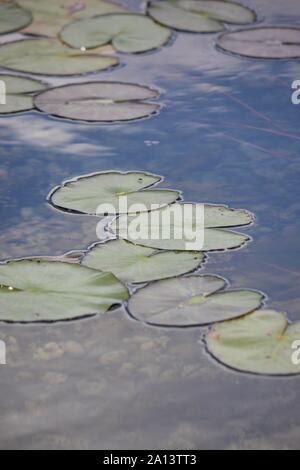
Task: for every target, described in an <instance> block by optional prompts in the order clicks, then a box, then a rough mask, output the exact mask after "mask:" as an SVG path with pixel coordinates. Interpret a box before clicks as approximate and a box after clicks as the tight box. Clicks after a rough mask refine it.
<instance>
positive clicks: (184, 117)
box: [0, 0, 300, 448]
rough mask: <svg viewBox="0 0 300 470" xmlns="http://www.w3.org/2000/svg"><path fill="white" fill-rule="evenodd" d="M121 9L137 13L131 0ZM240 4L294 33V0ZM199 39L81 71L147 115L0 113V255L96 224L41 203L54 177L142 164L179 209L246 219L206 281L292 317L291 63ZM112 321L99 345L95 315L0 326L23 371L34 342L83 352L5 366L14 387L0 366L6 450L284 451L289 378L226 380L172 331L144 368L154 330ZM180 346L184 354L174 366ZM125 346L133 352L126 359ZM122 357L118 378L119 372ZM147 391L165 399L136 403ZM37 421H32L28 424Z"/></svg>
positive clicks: (291, 435) (295, 253)
mask: <svg viewBox="0 0 300 470" xmlns="http://www.w3.org/2000/svg"><path fill="white" fill-rule="evenodd" d="M123 3H127V2H123ZM128 3H130V4H131V5H133V4H134V6H135V7H136V8H138V7H139V2H128ZM246 3H247V4H249V5H250V6H252V7H254V8H256V9H257V10H258V12H259V15H260V20H263V18H264V17H266V18H267V19H266V22H267V23H269V24H272V23H280V24H294V25H299V26H300V11H299V5H298V2H297V1H296V0H288V1H286V2H284V4H282V2H281V1H279V0H276V1H273V2H272V5H271V4H270V2H269V1H267V0H261V1H260V0H252V1H250V0H248V1H247V2H246ZM213 42H214V35H204V36H201V35H189V34H183V33H182V34H178V35H177V37H176V39H175V41H174V43H173V44H171V45H170V46H169V47H166V48H163V49H162V50H161V51H158V52H155V53H150V54H145V55H141V56H122V58H121V59H122V62H123V64H124V65H125V64H126V66H124V67H120V68H118V69H117V70H115V71H109V72H105V73H101V74H98V75H97V76H96V75H93V76H92V79H97V78H99V79H107V80H120V81H130V82H138V83H141V84H146V85H150V86H153V87H156V88H158V89H159V90H161V102H162V103H163V105H164V106H163V108H162V110H161V113H160V114H159V115H158V116H156V117H152V118H149V119H145V120H141V121H137V122H133V123H126V124H115V125H97V124H96V125H87V124H84V123H75V122H68V121H64V120H61V119H56V118H51V117H47V116H46V115H43V114H40V113H38V112H31V113H26V114H22V115H18V116H14V117H1V119H0V138H1V143H2V145H1V150H0V182H1V185H0V200H1V232H0V257H1V258H2V259H5V258H9V257H22V256H29V255H41V254H47V255H57V254H62V253H63V252H65V251H68V250H71V249H83V248H85V247H86V246H87V245H88V244H89V243H90V242H93V241H94V240H95V228H96V220H95V219H93V218H87V217H81V216H74V215H67V214H63V213H60V212H58V211H55V210H54V209H53V208H51V207H50V206H49V205H48V204H47V203H46V196H47V194H48V192H49V191H50V190H51V189H52V188H53V187H54V186H56V185H58V184H60V183H61V181H63V180H64V179H69V178H70V177H73V176H77V175H80V174H86V173H91V172H96V171H102V170H110V169H113V170H124V171H126V170H135V169H139V170H147V171H150V172H154V173H158V174H162V175H164V176H165V177H166V181H165V182H164V186H165V187H170V188H176V189H177V188H178V189H181V190H183V192H184V197H185V199H186V200H190V201H201V202H212V203H224V204H229V205H230V206H232V207H236V208H246V209H248V210H250V211H252V212H253V213H255V215H256V223H255V224H254V225H253V226H251V227H249V228H248V229H245V230H246V231H247V233H248V234H250V235H251V236H252V237H253V242H252V243H250V244H249V245H248V246H247V247H246V248H244V249H243V250H238V251H233V252H228V253H222V254H220V253H218V254H212V255H211V256H210V259H209V262H208V264H207V265H206V267H205V272H210V273H214V274H219V275H224V276H225V277H227V278H228V279H229V280H230V282H231V283H232V286H233V287H244V288H254V289H260V290H262V291H263V292H265V293H266V294H267V295H268V296H269V298H270V301H269V305H270V306H272V307H274V308H278V309H281V310H284V311H287V312H288V313H289V317H290V318H291V319H294V320H296V319H298V320H299V301H300V291H299V278H300V256H299V255H300V242H299V229H300V202H299V201H300V185H299V181H300V164H299V158H300V127H299V116H300V106H295V105H293V104H292V103H291V93H292V90H291V84H292V82H293V81H294V80H296V79H300V68H299V61H258V60H247V59H241V58H238V57H233V56H231V55H227V54H223V53H220V52H217V51H216V50H215V48H214V44H213ZM78 80H80V79H78ZM115 315H120V318H118V322H115V323H114V320H113V319H106V320H105V322H106V323H107V331H108V332H111V340H108V339H107V334H106V335H104V333H103V330H102V329H101V325H102V323H101V321H100V320H98V323H97V327H96V329H94V328H93V322H95V321H96V322H97V320H89V321H87V322H84V323H83V325H79V324H78V325H77V326H76V325H72V326H71V327H70V326H66V325H65V326H60V327H57V328H55V327H49V328H47V330H46V331H43V332H42V333H41V328H40V327H37V326H35V327H28V328H26V329H25V333H24V329H22V328H20V327H12V326H9V327H8V326H5V327H2V326H1V332H2V333H1V334H2V336H5V337H15V339H16V343H17V344H18V348H19V351H23V352H25V357H26V360H28V361H30V360H32V357H34V354H38V353H37V352H36V351H37V350H38V351H39V352H40V356H41V355H42V352H41V350H42V349H43V347H44V346H43V344H44V343H45V342H46V343H49V342H52V343H53V342H54V343H55V344H58V345H60V346H57V347H60V349H61V350H63V351H64V348H66V346H65V344H66V343H67V342H72V341H73V342H76V344H79V343H80V342H83V348H84V349H85V355H84V354H83V353H82V355H80V352H78V363H77V364H78V367H76V361H77V356H76V354H75V355H73V356H72V352H71V353H70V352H64V353H62V354H61V356H60V355H58V356H57V357H58V358H60V359H57V360H56V364H54V363H53V362H51V365H50V362H49V361H48V362H47V361H46V360H45V361H44V362H43V359H41V357H40V356H38V359H37V360H38V361H40V362H39V363H38V366H37V372H35V371H34V370H33V367H32V365H31V366H28V370H27V369H26V368H25V370H24V371H23V375H22V373H21V369H22V367H24V363H22V361H21V362H20V363H19V365H18V364H17V365H16V366H15V367H19V368H20V370H19V369H18V374H17V377H14V378H13V376H12V374H11V373H10V371H9V367H7V369H5V370H4V369H1V374H2V373H3V376H4V380H5V382H4V390H5V389H6V388H7V390H10V389H11V388H12V387H20V389H19V392H15V398H16V400H19V402H20V407H21V408H20V409H21V411H20V410H18V411H15V413H16V414H15V416H14V415H12V416H11V413H10V412H9V411H5V412H4V422H5V423H6V425H7V427H8V430H9V433H8V437H7V436H6V437H5V436H4V434H3V436H2V441H3V443H4V447H13V446H14V445H15V444H16V443H17V442H18V443H19V445H20V446H21V447H22V446H23V447H39V446H42V445H47V446H48V447H51V446H54V447H55V446H60V447H62V448H64V447H68V446H73V447H77V448H78V447H81V446H82V447H87V448H97V447H98V448H99V447H100V446H103V447H104V446H105V445H106V446H107V447H109V448H111V446H113V447H119V448H120V447H121V448H132V446H133V445H135V443H136V445H137V446H138V447H143V446H148V448H149V447H150V448H153V447H158V446H162V447H163V446H164V445H165V446H166V445H168V446H169V447H170V448H172V446H173V447H174V448H187V446H190V447H191V448H194V447H197V446H198V447H213V446H214V445H219V446H221V447H242V448H243V447H246V448H249V447H250V448H251V446H252V447H255V446H260V445H261V446H265V447H276V446H277V447H294V448H295V447H298V446H299V420H298V421H297V417H298V418H299V405H298V402H297V394H296V385H299V380H297V379H288V380H286V381H282V380H276V379H270V380H269V379H261V378H259V379H258V378H252V377H247V376H244V375H239V374H235V373H232V372H228V371H226V370H224V369H222V368H220V367H219V366H217V365H216V364H215V363H214V362H212V361H211V360H210V359H209V358H208V357H207V356H206V355H202V356H201V350H200V345H199V344H198V343H197V341H198V340H199V336H200V335H199V332H188V333H186V336H185V337H184V336H183V334H181V333H178V332H173V331H170V332H166V331H163V332H161V331H160V332H159V334H158V338H159V339H160V343H159V346H158V348H159V354H160V360H159V361H160V362H159V364H158V363H156V362H155V359H154V356H153V354H155V347H153V350H152V355H151V354H150V353H149V354H148V353H146V352H145V351H146V350H147V349H141V348H142V346H141V344H144V343H147V342H148V343H150V345H149V344H148V347H149V351H151V344H152V345H153V341H155V336H156V333H155V332H156V331H157V330H155V331H153V329H148V328H146V327H144V326H141V325H137V324H136V323H135V322H131V321H129V322H128V320H127V319H126V318H125V316H124V314H122V313H120V314H115ZM113 318H115V317H113ZM127 322H128V323H127ZM106 323H104V324H103V325H104V327H105V325H106ZM84 328H86V329H85V331H83V330H84ZM40 334H41V335H44V337H43V340H41V337H40ZM97 334H98V335H99V336H98V339H99V340H103V341H104V344H105V347H106V348H107V349H108V350H110V349H111V351H116V350H118V348H119V347H118V344H113V340H115V342H118V341H120V340H121V342H122V347H120V350H121V351H123V353H122V354H123V358H124V356H125V358H126V361H127V362H126V361H125V360H123V361H121V360H119V359H116V357H117V356H118V354H117V353H116V352H115V356H113V355H112V356H111V357H112V359H111V362H109V359H107V360H108V364H107V363H105V361H104V363H103V360H102V359H101V360H102V362H101V360H100V359H99V357H100V356H101V357H102V356H103V355H105V354H106V353H107V352H105V347H104V349H103V350H101V351H99V348H101V346H99V344H97ZM89 335H90V336H89ZM132 335H133V337H132ZM148 336H149V337H148ZM139 337H141V338H144V339H140V340H138V339H137V338H139ZM145 338H146V339H145ZM126 339H127V342H126V341H125V340H126ZM131 340H132V341H133V344H131ZM192 340H193V341H194V343H193V344H194V346H190V347H189V349H188V351H187V352H186V353H184V354H185V355H183V356H182V354H183V353H182V352H183V351H184V350H185V347H186V344H187V343H189V342H191V341H192ZM139 341H140V342H139ZM143 341H144V342H143ZM151 342H152V343H151ZM176 343H177V345H178V346H177V349H176ZM62 344H64V346H63V345H62ZM154 344H155V343H154ZM165 344H169V348H166V346H165ZM69 346H70V345H69ZM28 348H29V349H28ZM89 348H90V349H89ZM144 348H145V346H144ZM140 350H142V351H144V352H143V353H142V357H141V358H139V359H137V358H136V356H135V355H138V354H139V351H140ZM30 351H31V353H32V354H33V356H31V353H30ZM45 354H46V353H45ZM57 354H58V353H57ZM120 354H121V353H120ZM122 354H121V356H122ZM99 355H100V356H99ZM98 356H99V357H98ZM200 356H201V357H200ZM15 357H16V359H15V360H16V362H17V363H18V360H17V355H15ZM114 357H115V359H114ZM173 358H175V360H176V361H178V363H177V366H176V367H175V366H174V367H175V368H174V367H173V368H172V367H171V366H170V364H171V362H172V360H173ZM99 361H100V362H99ZM118 361H119V362H120V364H119V362H118ZM143 361H144V362H143ZM198 361H199V364H198V366H197V363H198ZM122 362H123V364H121V363H122ZM125 363H127V369H126V367H125V368H124V367H123V369H122V366H124V364H125ZM45 364H46V365H45ZM128 364H129V365H128ZM130 364H131V365H130ZM170 367H171V368H170ZM188 367H190V369H188ZM168 368H170V370H169V369H168ZM193 368H194V369H193ZM48 369H49V370H48ZM168 370H169V375H168ZM178 370H180V377H179V378H177V379H176V371H178ZM184 370H186V373H183V371H184ZM120 371H121V372H120ZM122 371H123V372H122ZM130 371H131V372H130ZM161 373H164V374H165V381H164V380H162V378H161ZM26 374H27V375H26ZM47 374H48V375H47ZM49 374H50V375H49ZM51 374H52V375H51ZM101 375H102V376H103V378H102V379H101V380H102V381H101V380H100V376H101ZM24 376H26V377H27V378H24ZM18 377H19V378H18ZM45 377H46V379H45ZM60 379H61V381H60ZM179 379H180V380H179ZM84 381H86V387H87V388H86V389H85V386H84V385H83V382H84ZM143 381H144V385H143ZM94 382H96V383H94ZM75 383H76V386H77V389H76V392H75V393H74V396H73V397H72V399H71V404H72V406H74V407H76V413H75V416H74V418H73V419H74V422H75V424H76V425H78V429H77V430H76V431H74V434H73V437H72V436H71V434H72V429H71V425H72V424H73V420H72V418H71V414H72V413H73V411H72V409H73V408H72V409H71V408H70V406H71V404H70V403H68V400H69V399H68V398H67V394H68V393H69V392H70V391H71V390H73V389H72V384H73V385H74V384H75ZM93 383H94V385H93ZM80 384H81V385H80ZM101 384H102V385H101ZM50 385H51V387H53V388H52V389H51V390H52V392H50V390H49V387H50ZM122 386H124V389H123V390H124V393H123V392H122ZM114 387H116V388H114ZM41 390H42V394H41V397H40V399H39V398H38V395H39V394H40V392H41ZM88 390H90V392H88ZM95 390H98V399H100V400H103V403H105V406H104V404H103V403H100V405H101V407H102V408H101V412H100V411H99V413H97V412H96V413H94V408H93V406H96V404H97V403H98V401H97V396H95ZM113 390H114V393H113ZM29 392H30V393H29ZM153 392H154V393H153ZM30 394H32V395H33V397H31V398H29V395H30ZM157 394H158V395H159V396H160V397H162V396H164V397H165V398H166V400H164V401H161V400H158V399H157V400H154V399H153V398H152V399H151V398H150V397H151V396H152V397H153V396H155V395H156V396H157ZM1 395H2V398H1V401H2V402H3V408H4V406H5V407H6V408H7V409H8V410H9V408H10V407H13V408H14V404H13V403H11V401H10V398H9V394H8V397H7V398H4V395H3V394H1ZM55 397H56V398H55ZM224 397H227V398H226V400H225V402H224ZM147 400H149V401H147ZM232 400H234V402H233V401H232ZM56 401H59V403H60V405H59V406H58V408H55V406H54V404H55V402H56ZM100 405H99V406H100ZM128 406H130V407H131V408H130V409H131V412H130V411H129V409H128ZM95 409H96V410H98V408H97V406H96V408H95ZM39 413H40V415H39ZM51 413H52V415H53V413H54V415H53V416H54V417H53V418H51V417H50V416H51ZM60 413H61V416H63V417H64V421H63V420H62V418H60V417H59V414H60ZM39 416H42V417H43V419H45V420H46V421H44V423H43V425H41V424H40V422H39V419H38V417H39ZM14 419H15V420H16V421H14ZM47 420H48V421H47ZM101 420H103V422H104V423H105V426H104V427H103V426H101V423H100V421H101ZM17 422H18V423H19V424H18V426H17ZM46 423H48V424H46ZM225 427H226V429H225ZM22 429H23V431H22ZM40 431H42V434H41V435H40V437H39V439H36V435H37V433H39V432H40ZM95 433H96V435H95ZM97 433H98V434H97ZM164 435H165V439H163V437H162V436H164ZM60 436H61V437H60ZM70 436H71V437H70ZM97 436H99V439H97ZM137 436H138V438H137ZM0 437H1V432H0ZM160 438H161V439H162V440H160ZM43 439H44V440H43ZM136 439H138V440H136ZM100 441H101V442H102V444H101V445H100ZM40 442H42V443H43V444H40ZM45 443H46V444H45ZM193 446H194V447H193Z"/></svg>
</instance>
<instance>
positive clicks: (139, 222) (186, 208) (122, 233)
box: [110, 202, 253, 251]
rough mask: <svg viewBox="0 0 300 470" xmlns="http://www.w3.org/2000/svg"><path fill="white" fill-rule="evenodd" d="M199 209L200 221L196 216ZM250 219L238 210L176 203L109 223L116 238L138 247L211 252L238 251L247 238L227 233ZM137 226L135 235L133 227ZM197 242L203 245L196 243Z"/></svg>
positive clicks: (245, 213) (250, 219)
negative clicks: (199, 246)
mask: <svg viewBox="0 0 300 470" xmlns="http://www.w3.org/2000/svg"><path fill="white" fill-rule="evenodd" d="M198 208H200V209H201V210H203V219H202V218H200V220H199V217H198ZM252 221H253V216H252V215H251V214H250V213H249V212H247V211H245V210H242V209H230V208H229V207H227V206H218V205H212V204H204V205H203V204H192V203H185V202H178V203H176V204H172V205H170V206H168V207H163V208H161V209H159V210H157V211H152V212H150V213H141V214H138V215H130V214H129V215H121V216H120V217H118V218H117V219H115V220H114V221H113V222H112V223H111V224H110V230H111V232H112V233H113V234H114V235H115V236H116V237H117V238H122V239H124V240H128V241H131V242H133V243H136V244H138V245H142V246H146V247H150V248H156V249H160V250H173V251H181V250H183V251H194V250H199V251H215V250H226V249H233V248H239V247H240V246H242V245H244V244H245V243H246V242H247V241H248V240H249V237H248V236H247V235H244V234H241V233H238V232H235V231H233V230H227V228H230V227H239V226H245V225H249V224H250V223H251V222H252ZM135 226H136V227H141V230H140V231H139V233H136V232H134V231H133V229H132V228H133V227H135ZM198 239H201V240H200V241H202V242H203V243H199V244H200V245H201V248H198V247H197V245H198V243H197V242H198Z"/></svg>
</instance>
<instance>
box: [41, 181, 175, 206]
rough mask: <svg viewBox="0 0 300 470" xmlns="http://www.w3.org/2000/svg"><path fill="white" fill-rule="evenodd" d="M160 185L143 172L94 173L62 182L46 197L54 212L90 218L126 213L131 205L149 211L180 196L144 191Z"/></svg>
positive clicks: (171, 193) (166, 191)
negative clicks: (122, 201)
mask: <svg viewBox="0 0 300 470" xmlns="http://www.w3.org/2000/svg"><path fill="white" fill-rule="evenodd" d="M160 181H161V177H160V176H156V175H151V174H147V173H143V172H128V173H122V172H108V173H107V172H104V173H96V174H94V175H87V176H81V177H79V178H77V179H73V180H70V181H66V182H65V183H64V184H63V185H62V186H60V187H59V188H56V189H55V190H54V191H53V192H52V193H51V194H50V196H49V201H50V202H51V204H53V205H54V206H55V207H56V208H58V209H62V210H67V211H72V212H77V213H81V214H90V215H115V213H123V214H126V213H127V211H128V210H129V213H130V212H131V206H132V205H133V204H143V205H145V210H150V209H151V205H152V204H160V205H167V204H171V203H172V202H174V201H176V199H178V197H179V196H180V193H179V192H178V191H171V190H168V189H161V190H159V189H150V190H147V189H145V188H149V187H150V186H153V185H155V184H156V183H159V182H160ZM121 196H124V197H126V198H127V207H124V208H123V207H120V208H119V202H120V197H121ZM100 205H101V207H100ZM104 206H105V207H104ZM114 211H116V212H114Z"/></svg>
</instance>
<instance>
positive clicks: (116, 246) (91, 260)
mask: <svg viewBox="0 0 300 470" xmlns="http://www.w3.org/2000/svg"><path fill="white" fill-rule="evenodd" d="M203 260H204V255H203V254H202V253H184V252H179V253H178V252H176V251H157V250H153V249H151V248H144V247H142V246H137V245H133V244H132V243H128V242H126V241H124V240H111V241H108V242H106V243H101V244H98V245H94V246H93V247H92V248H91V249H90V250H89V251H88V253H87V255H86V256H85V257H84V258H83V260H82V264H83V265H84V266H87V267H88V268H93V269H99V270H100V271H107V272H111V273H113V274H114V275H115V276H116V277H117V278H118V279H120V280H121V281H124V282H130V283H139V282H149V281H155V280H157V279H165V278H168V277H173V276H179V275H180V274H185V273H187V272H190V271H193V270H195V269H196V268H197V267H199V266H200V264H201V263H202V261H203Z"/></svg>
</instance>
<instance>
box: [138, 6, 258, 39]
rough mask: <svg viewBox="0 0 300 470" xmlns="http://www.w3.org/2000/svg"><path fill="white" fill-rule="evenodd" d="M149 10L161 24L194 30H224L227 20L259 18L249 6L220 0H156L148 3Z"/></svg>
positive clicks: (232, 21) (252, 20) (245, 22)
mask: <svg viewBox="0 0 300 470" xmlns="http://www.w3.org/2000/svg"><path fill="white" fill-rule="evenodd" d="M147 13H148V14H149V15H150V16H151V17H152V18H153V19H154V20H155V21H157V22H158V23H160V24H162V25H165V26H169V27H170V28H173V29H175V30H178V31H187V32H193V33H216V32H219V31H223V30H224V29H225V23H230V24H249V23H253V22H254V21H255V20H256V14H255V13H254V12H253V11H252V10H250V9H249V8H247V7H245V6H243V5H240V4H239V3H234V2H230V1H220V0H154V1H150V2H149V3H148V8H147Z"/></svg>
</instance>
